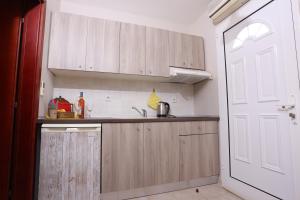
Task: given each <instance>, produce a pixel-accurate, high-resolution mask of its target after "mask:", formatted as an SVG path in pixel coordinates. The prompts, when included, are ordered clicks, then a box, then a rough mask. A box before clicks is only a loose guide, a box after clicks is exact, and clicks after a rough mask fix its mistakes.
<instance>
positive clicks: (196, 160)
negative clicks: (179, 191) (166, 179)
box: [180, 134, 220, 181]
mask: <svg viewBox="0 0 300 200" xmlns="http://www.w3.org/2000/svg"><path fill="white" fill-rule="evenodd" d="M219 170H220V169H219V142H218V134H205V135H189V136H180V181H188V180H193V179H199V178H201V177H209V176H216V175H219Z"/></svg>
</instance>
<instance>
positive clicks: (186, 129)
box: [179, 121, 218, 135]
mask: <svg viewBox="0 0 300 200" xmlns="http://www.w3.org/2000/svg"><path fill="white" fill-rule="evenodd" d="M207 133H218V122H217V121H194V122H181V123H180V127H179V135H201V134H207Z"/></svg>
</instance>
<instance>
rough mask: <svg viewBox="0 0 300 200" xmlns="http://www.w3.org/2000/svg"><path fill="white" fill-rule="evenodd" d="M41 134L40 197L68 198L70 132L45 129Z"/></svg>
mask: <svg viewBox="0 0 300 200" xmlns="http://www.w3.org/2000/svg"><path fill="white" fill-rule="evenodd" d="M41 134H42V135H41V151H40V171H39V189H38V199H39V200H50V199H58V200H61V199H67V198H68V179H69V177H68V173H67V172H68V165H67V162H68V160H67V159H66V157H68V148H67V147H68V144H69V134H68V133H64V132H60V131H57V132H49V131H47V130H45V129H42V133H41Z"/></svg>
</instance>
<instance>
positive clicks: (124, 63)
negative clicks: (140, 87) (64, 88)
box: [120, 23, 146, 75]
mask: <svg viewBox="0 0 300 200" xmlns="http://www.w3.org/2000/svg"><path fill="white" fill-rule="evenodd" d="M120 43H121V44H120V72H121V73H123V74H139V75H144V74H145V68H146V58H145V56H146V27H144V26H138V25H134V24H126V23H122V24H121V34H120Z"/></svg>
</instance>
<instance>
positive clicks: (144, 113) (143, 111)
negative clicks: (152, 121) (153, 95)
mask: <svg viewBox="0 0 300 200" xmlns="http://www.w3.org/2000/svg"><path fill="white" fill-rule="evenodd" d="M132 109H133V110H135V111H137V112H138V113H139V114H140V115H141V116H142V117H147V110H145V109H141V110H142V111H140V110H139V109H138V108H137V107H135V106H132Z"/></svg>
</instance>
